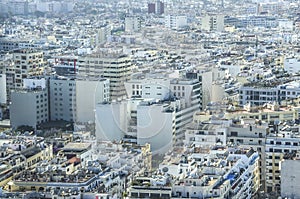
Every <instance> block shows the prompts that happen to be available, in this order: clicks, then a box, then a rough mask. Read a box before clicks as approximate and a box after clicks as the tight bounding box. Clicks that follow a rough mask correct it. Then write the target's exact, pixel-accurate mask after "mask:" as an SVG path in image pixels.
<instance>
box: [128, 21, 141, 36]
mask: <svg viewBox="0 0 300 199" xmlns="http://www.w3.org/2000/svg"><path fill="white" fill-rule="evenodd" d="M140 30H141V19H140V18H139V17H125V32H129V33H133V32H139V31H140Z"/></svg>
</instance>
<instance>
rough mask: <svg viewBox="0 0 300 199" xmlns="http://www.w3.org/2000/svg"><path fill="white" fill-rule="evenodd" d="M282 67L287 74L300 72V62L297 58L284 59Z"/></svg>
mask: <svg viewBox="0 0 300 199" xmlns="http://www.w3.org/2000/svg"><path fill="white" fill-rule="evenodd" d="M283 67H284V70H286V71H287V72H288V73H296V72H298V71H299V70H300V60H298V59H297V58H286V59H284V62H283Z"/></svg>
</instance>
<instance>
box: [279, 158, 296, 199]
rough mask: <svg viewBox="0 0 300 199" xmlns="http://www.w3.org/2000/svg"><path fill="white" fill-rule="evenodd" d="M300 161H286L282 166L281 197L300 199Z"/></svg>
mask: <svg viewBox="0 0 300 199" xmlns="http://www.w3.org/2000/svg"><path fill="white" fill-rule="evenodd" d="M299 168H300V160H284V161H283V162H282V165H281V197H283V198H286V197H287V198H299V197H300V183H299V182H300V170H299Z"/></svg>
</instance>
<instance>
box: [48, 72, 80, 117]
mask: <svg viewBox="0 0 300 199" xmlns="http://www.w3.org/2000/svg"><path fill="white" fill-rule="evenodd" d="M49 94H50V100H49V102H50V120H51V121H56V120H64V121H68V122H73V121H74V120H75V113H76V111H75V108H76V104H75V97H76V92H75V79H72V78H62V77H61V78H54V79H50V80H49Z"/></svg>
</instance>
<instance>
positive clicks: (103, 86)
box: [75, 78, 110, 123]
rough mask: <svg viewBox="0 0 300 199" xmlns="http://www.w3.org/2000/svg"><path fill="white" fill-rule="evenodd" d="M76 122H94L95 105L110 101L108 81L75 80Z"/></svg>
mask: <svg viewBox="0 0 300 199" xmlns="http://www.w3.org/2000/svg"><path fill="white" fill-rule="evenodd" d="M75 90H76V108H75V109H76V122H82V123H86V122H94V121H95V109H96V104H98V103H103V102H109V101H110V81H109V80H108V79H91V78H90V79H76V88H75Z"/></svg>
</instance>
